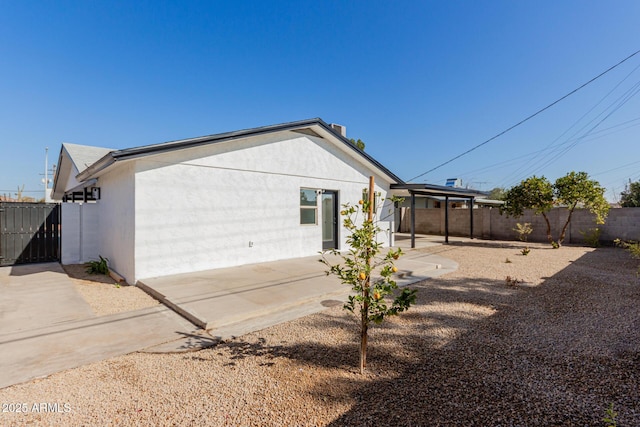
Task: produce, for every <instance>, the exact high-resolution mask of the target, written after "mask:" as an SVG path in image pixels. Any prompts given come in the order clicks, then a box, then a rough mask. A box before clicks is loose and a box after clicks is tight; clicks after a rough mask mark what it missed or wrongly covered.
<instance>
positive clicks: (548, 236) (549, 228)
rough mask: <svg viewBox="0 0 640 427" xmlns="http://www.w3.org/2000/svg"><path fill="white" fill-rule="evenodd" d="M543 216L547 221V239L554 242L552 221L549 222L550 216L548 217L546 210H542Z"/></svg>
mask: <svg viewBox="0 0 640 427" xmlns="http://www.w3.org/2000/svg"><path fill="white" fill-rule="evenodd" d="M542 217H543V218H544V221H545V222H546V223H547V239H548V240H549V243H551V244H553V236H552V235H551V223H550V222H549V218H547V214H546V213H544V212H542Z"/></svg>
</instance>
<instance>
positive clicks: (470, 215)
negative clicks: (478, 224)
mask: <svg viewBox="0 0 640 427" xmlns="http://www.w3.org/2000/svg"><path fill="white" fill-rule="evenodd" d="M473 200H474V198H473V197H471V198H470V199H469V209H470V210H469V218H471V224H470V227H469V237H470V238H471V239H473Z"/></svg>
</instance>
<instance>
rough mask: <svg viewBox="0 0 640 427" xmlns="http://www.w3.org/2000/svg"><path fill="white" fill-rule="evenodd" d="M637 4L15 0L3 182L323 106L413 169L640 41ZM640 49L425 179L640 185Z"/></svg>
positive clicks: (2, 47) (0, 1)
mask: <svg viewBox="0 0 640 427" xmlns="http://www.w3.org/2000/svg"><path fill="white" fill-rule="evenodd" d="M638 22H640V2H638V1H636V0H633V1H610V2H605V1H561V0H555V1H535V2H533V1H529V2H525V1H455V0H454V1H444V0H442V1H416V2H414V1H396V2H390V1H386V2H382V1H375V0H368V1H298V2H295V1H281V2H280V1H237V2H236V1H234V2H217V1H180V2H179V1H173V2H163V1H159V0H154V1H123V2H118V1H102V2H99V1H64V0H58V1H27V0H25V1H13V0H11V1H7V0H0V148H1V150H0V159H1V160H0V194H4V193H12V192H15V191H16V189H17V187H18V186H21V185H23V184H24V185H25V190H26V191H30V192H32V193H26V194H27V195H32V196H35V197H38V196H40V194H41V192H42V191H43V188H44V187H43V185H42V183H41V182H40V180H41V178H42V176H41V174H43V173H44V172H43V170H44V154H45V147H49V153H50V155H49V163H55V162H56V161H57V156H58V153H59V150H60V144H61V143H62V142H71V143H75V144H86V145H95V146H104V147H112V148H127V147H132V146H138V145H145V144H152V143H159V142H164V141H170V140H176V139H182V138H188V137H195V136H201V135H208V134H214V133H220V132H226V131H232V130H238V129H246V128H252V127H258V126H264V125H269V124H276V123H283V122H289V121H294V120H300V119H306V118H312V117H320V118H322V119H323V120H325V121H327V122H335V123H340V124H343V125H345V126H346V127H347V133H348V136H349V137H353V138H356V139H357V138H360V139H362V140H364V141H365V143H366V144H367V146H366V151H367V152H368V153H369V154H371V155H373V156H374V157H375V158H376V159H377V160H379V161H380V162H381V163H383V164H384V165H385V166H387V167H388V168H389V169H391V170H392V171H393V172H395V173H396V174H397V175H398V176H400V177H401V178H403V179H405V180H409V179H411V178H413V177H415V176H417V175H420V174H422V173H423V172H425V171H427V170H429V169H432V168H434V167H436V166H438V165H439V164H441V163H443V162H446V161H447V160H449V159H451V158H453V157H454V156H456V155H458V154H460V153H462V152H464V151H466V150H468V149H470V148H472V147H473V146H475V145H477V144H480V143H482V142H483V141H485V140H487V139H488V138H491V137H492V136H494V135H496V134H498V133H499V132H501V131H503V130H504V129H506V128H508V127H509V126H511V125H513V124H515V123H517V122H518V121H520V120H522V119H523V118H525V117H527V116H528V115H530V114H532V113H534V112H535V111H537V110H538V109H540V108H542V107H544V106H546V105H547V104H549V103H551V102H553V101H554V100H556V99H558V98H560V97H561V96H563V95H565V94H566V93H568V92H570V91H571V90H573V89H575V88H576V87H578V86H580V85H581V84H583V83H585V82H586V81H588V80H590V79H591V78H593V77H594V76H596V75H598V74H599V73H601V72H602V71H604V70H606V69H607V68H609V67H610V66H612V65H614V64H616V63H617V62H619V61H620V60H622V59H623V58H625V57H627V56H629V55H630V54H632V53H633V52H635V51H637V50H640V37H638V36H639V34H640V32H639V31H638ZM638 67H640V54H638V55H636V56H635V57H633V58H631V59H630V60H628V61H627V62H625V63H624V64H623V65H621V66H619V67H617V68H616V69H615V70H613V71H611V72H609V73H608V74H606V75H605V76H603V77H602V78H600V79H598V80H597V81H595V82H594V83H592V84H590V85H588V86H587V87H585V88H584V89H582V90H581V91H579V92H577V93H576V94H575V95H572V96H571V97H569V98H568V99H566V100H565V101H563V102H561V103H559V104H558V105H556V106H554V107H553V108H550V109H549V110H547V111H545V112H544V113H542V114H540V115H539V116H537V117H535V118H534V119H532V120H530V121H528V122H527V123H525V124H524V125H522V126H520V127H518V128H517V129H515V130H513V131H511V132H509V133H507V134H505V135H504V136H502V137H500V138H497V139H496V140H494V141H492V142H490V143H488V144H486V145H484V146H482V147H481V148H479V149H477V150H475V151H473V152H472V153H470V154H468V155H466V156H464V157H462V158H460V159H458V160H456V161H454V162H451V163H449V164H447V165H446V166H444V167H441V168H439V169H437V170H435V171H433V172H431V173H429V174H427V175H424V176H422V177H421V178H419V179H418V180H417V182H429V183H434V184H444V181H445V180H446V178H453V177H459V178H462V180H463V185H465V186H466V185H469V186H470V187H473V188H478V189H481V190H489V189H491V188H493V187H509V186H511V185H514V184H516V183H518V182H519V181H520V180H521V179H524V178H526V177H528V176H530V175H532V174H536V175H545V176H546V177H547V178H549V179H552V180H555V179H556V178H557V177H559V176H562V175H565V174H566V173H567V172H569V171H572V170H575V171H586V172H588V173H589V174H590V175H591V176H592V177H593V178H594V179H596V180H598V181H599V182H600V183H601V184H602V185H603V186H605V187H607V189H608V192H607V197H608V198H609V199H610V200H615V199H616V197H618V196H619V193H620V191H622V190H623V189H624V183H625V181H627V180H628V179H632V180H633V181H638V180H640V146H639V144H638V143H639V139H640V138H639V136H640V126H639V125H640V97H639V96H634V95H635V92H636V91H637V90H638V89H639V88H638V86H636V85H640V69H639V70H636V68H638Z"/></svg>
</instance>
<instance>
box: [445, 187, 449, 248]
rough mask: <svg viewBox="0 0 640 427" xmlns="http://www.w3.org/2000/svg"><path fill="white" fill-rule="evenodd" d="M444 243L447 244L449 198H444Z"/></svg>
mask: <svg viewBox="0 0 640 427" xmlns="http://www.w3.org/2000/svg"><path fill="white" fill-rule="evenodd" d="M444 242H445V243H449V196H444Z"/></svg>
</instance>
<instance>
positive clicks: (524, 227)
mask: <svg viewBox="0 0 640 427" xmlns="http://www.w3.org/2000/svg"><path fill="white" fill-rule="evenodd" d="M513 231H515V232H516V234H517V237H518V240H520V241H521V242H526V241H527V239H528V238H529V234H531V233H533V228H532V227H531V223H530V222H525V223H524V224H520V223H517V224H516V228H514V229H513Z"/></svg>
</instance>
